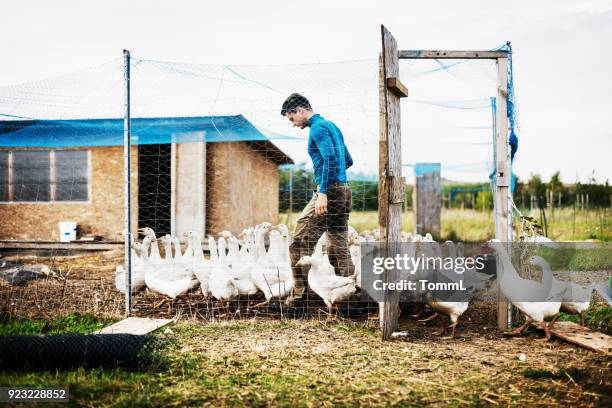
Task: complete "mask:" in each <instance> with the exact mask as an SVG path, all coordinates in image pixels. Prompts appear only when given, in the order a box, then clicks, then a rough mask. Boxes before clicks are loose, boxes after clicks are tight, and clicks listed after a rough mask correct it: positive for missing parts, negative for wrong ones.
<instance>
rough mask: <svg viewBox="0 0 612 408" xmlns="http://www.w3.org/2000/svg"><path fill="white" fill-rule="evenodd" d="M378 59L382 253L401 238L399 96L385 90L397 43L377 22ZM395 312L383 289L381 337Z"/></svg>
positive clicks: (393, 275) (395, 69)
mask: <svg viewBox="0 0 612 408" xmlns="http://www.w3.org/2000/svg"><path fill="white" fill-rule="evenodd" d="M381 35H382V49H383V52H382V58H381V60H382V61H381V62H382V64H381V70H380V88H379V89H380V90H381V95H380V102H381V105H380V152H379V159H380V161H379V171H380V173H379V174H380V183H379V193H380V195H379V200H378V201H379V221H381V223H380V230H381V233H382V236H383V240H384V241H386V243H387V247H386V253H387V254H389V255H391V254H395V253H397V250H398V247H397V246H398V245H399V242H400V241H401V228H402V213H401V211H402V208H401V205H402V204H401V202H398V201H399V199H400V197H401V198H402V199H403V194H399V193H398V189H400V188H401V187H399V186H400V185H401V183H402V181H401V176H402V150H401V132H400V128H401V126H400V98H399V96H398V95H396V94H394V93H393V92H391V91H390V90H389V88H388V87H387V86H386V85H387V79H389V78H398V77H399V60H398V52H397V42H396V41H395V38H393V36H392V35H391V33H390V32H389V31H388V30H387V29H386V28H385V27H384V26H382V25H381ZM398 279H399V271H398V270H395V269H394V270H388V271H386V272H385V273H384V274H383V282H395V281H397V280H398ZM398 312H399V292H397V291H387V292H386V293H385V299H384V302H382V304H381V305H380V325H381V331H382V337H383V339H384V340H387V339H390V338H391V335H392V334H393V332H394V331H396V329H397V319H398Z"/></svg>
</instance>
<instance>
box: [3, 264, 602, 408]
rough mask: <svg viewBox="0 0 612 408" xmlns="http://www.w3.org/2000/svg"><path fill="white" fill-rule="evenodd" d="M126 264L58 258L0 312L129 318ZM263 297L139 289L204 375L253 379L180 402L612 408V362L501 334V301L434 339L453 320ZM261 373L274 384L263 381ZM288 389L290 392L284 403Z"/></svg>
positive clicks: (9, 295)
mask: <svg viewBox="0 0 612 408" xmlns="http://www.w3.org/2000/svg"><path fill="white" fill-rule="evenodd" d="M120 259H121V258H120V257H112V256H110V257H109V256H105V255H104V254H97V255H93V256H87V257H75V258H53V259H49V260H47V261H46V262H45V263H47V264H48V265H49V266H50V267H51V268H52V270H53V271H54V273H53V274H52V276H50V277H48V278H45V279H38V280H36V281H30V282H28V283H26V284H25V285H23V286H11V285H8V284H7V283H6V282H4V281H0V313H2V315H3V316H5V317H6V316H8V317H9V318H46V317H47V318H48V317H54V316H55V317H56V316H58V315H62V314H66V313H75V312H76V313H91V314H94V315H100V316H110V317H115V318H120V317H121V316H122V313H123V307H124V305H123V303H124V299H123V296H122V295H121V294H119V293H118V292H117V291H116V289H115V288H114V266H115V265H116V264H118V263H120ZM35 261H36V263H40V262H41V260H40V259H36V260H35ZM32 263H34V262H32ZM92 265H95V266H93V267H92ZM256 300H258V299H245V300H243V301H242V302H241V303H237V304H235V305H233V306H232V307H231V308H230V310H229V312H228V311H226V310H224V309H221V308H219V305H217V304H215V303H213V302H204V301H203V299H202V296H201V294H200V293H199V292H198V291H194V292H192V293H189V294H188V296H186V297H185V298H183V299H181V300H179V301H176V302H174V303H172V304H171V303H169V302H167V301H165V300H164V297H163V296H161V295H158V294H155V293H152V292H142V293H140V294H138V295H136V296H135V298H134V309H135V314H136V315H143V316H177V315H179V316H180V318H181V319H180V320H179V323H178V324H177V325H176V326H175V327H174V328H173V329H172V330H173V331H174V335H176V336H178V339H179V345H180V350H179V351H178V353H179V354H181V355H185V356H187V355H188V356H191V357H192V358H193V359H194V361H196V363H194V364H196V367H197V369H198V370H203V371H204V372H208V373H209V374H210V373H214V375H216V376H220V377H219V378H224V377H223V376H227V375H231V376H232V378H243V377H244V378H251V377H249V376H254V377H253V378H255V379H254V380H253V381H247V383H246V384H245V385H244V389H241V388H240V387H239V388H238V389H234V388H232V387H226V388H223V387H221V385H218V384H217V385H214V387H213V388H211V389H208V388H202V387H204V385H202V384H208V383H206V381H208V380H206V381H205V380H204V379H200V380H198V382H195V383H193V384H192V382H193V381H191V380H190V381H189V384H192V386H193V389H191V388H190V389H186V390H184V392H185V394H182V396H183V397H185V398H186V399H184V400H180V401H181V402H180V403H187V402H188V403H193V402H195V401H198V402H202V401H208V402H211V401H215V402H216V403H218V402H219V401H221V402H223V401H225V402H228V403H230V405H240V404H239V402H240V401H243V402H245V401H246V400H248V401H251V402H257V404H258V405H284V403H289V402H291V401H292V398H298V396H300V395H302V396H303V395H311V396H312V398H319V399H312V400H308V399H307V400H304V403H305V405H312V404H316V405H319V402H321V401H322V405H325V404H327V403H329V404H338V403H339V404H345V405H355V404H360V405H389V404H391V405H392V404H394V403H397V404H399V405H406V404H410V405H412V404H416V405H423V404H434V405H446V404H450V405H474V404H475V405H503V406H506V405H518V406H540V405H569V406H612V386H611V380H612V375H611V372H610V370H611V368H612V367H611V364H612V357H610V356H609V355H608V356H606V355H603V354H601V353H595V352H591V351H588V350H585V349H582V348H580V347H577V346H574V345H571V344H568V343H566V342H563V341H561V340H557V339H553V340H551V341H549V342H543V341H541V340H542V338H543V335H542V333H540V332H537V331H531V332H529V333H527V334H526V335H524V336H521V337H507V336H504V335H503V334H502V333H500V332H499V331H498V330H497V329H496V328H495V321H496V316H495V309H496V305H495V304H485V303H480V302H478V303H475V304H474V305H472V306H471V307H470V309H469V310H468V312H466V314H465V315H464V316H462V318H461V320H460V324H459V327H458V333H457V337H456V338H455V339H444V338H441V337H440V336H439V335H438V334H437V333H438V332H439V329H440V327H442V325H447V324H448V318H446V317H438V318H436V319H434V320H432V321H431V322H427V323H421V322H418V321H417V320H416V319H413V318H409V317H407V316H406V315H405V314H404V315H403V316H402V318H401V320H400V330H403V331H406V332H407V333H408V335H407V336H405V337H402V338H399V339H395V340H393V341H390V342H382V341H381V340H380V334H379V332H378V330H377V324H378V322H377V321H376V320H371V319H368V318H367V317H368V315H370V316H373V315H375V312H376V307H375V305H371V304H370V305H359V304H355V307H353V309H352V310H350V312H351V313H350V314H351V315H352V318H346V312H347V310H346V309H345V310H343V316H344V317H342V318H340V320H337V321H335V322H332V323H327V322H326V321H325V319H326V317H327V316H326V315H324V314H321V313H318V312H317V310H318V306H317V304H316V303H313V306H312V307H313V309H312V310H313V312H312V313H311V314H310V315H309V317H307V318H300V319H291V318H287V317H288V316H287V315H286V314H284V315H282V314H281V311H280V310H279V309H274V308H270V309H266V310H264V311H257V312H255V311H252V310H247V309H246V304H248V303H252V302H254V301H256ZM270 316H273V318H270ZM521 356H524V358H522V357H521ZM228 361H230V362H231V361H234V362H235V364H236V365H235V366H232V365H231V364H230V365H229V366H228ZM215 362H217V363H215ZM219 362H223V363H219ZM198 372H199V371H198ZM262 373H263V374H265V375H267V376H268V377H266V378H268V379H269V381H271V382H272V383H271V384H272V385H270V384H268V385H266V386H265V387H264V385H262V384H260V383H258V381H259V380H257V378H259V376H260V375H263V374H262ZM211 375H212V374H211ZM245 376H246V377H245ZM294 377H295V378H294ZM198 378H199V377H198ZM277 378H278V379H287V378H289V379H291V378H293V380H291V381H289V382H286V381H284V380H283V381H280V380H278V381H277ZM232 381H233V380H232ZM240 381H242V380H240ZM245 381H246V380H245ZM224 384H225V383H224ZM209 386H211V387H212V385H210V384H209ZM215 387H216V388H215ZM261 387H264V388H263V389H262V388H261ZM266 387H267V388H266ZM287 387H289V388H287ZM291 387H293V388H291ZM243 391H245V392H247V394H244V395H243ZM253 393H255V394H253ZM309 393H310V394H309ZM254 395H259V397H257V396H254ZM279 395H284V397H283V398H287V399H286V400H278V398H280V397H279ZM109 398H110V397H109ZM168 398H170V397H168ZM181 398H182V397H181ZM202 398H203V399H202ZM244 398H246V400H244ZM253 398H254V399H253ZM308 398H311V397H308ZM283 401H284V403H283ZM174 402H176V401H174ZM382 402H384V403H383V404H381V403H382ZM180 403H179V405H180ZM213 405H214V404H213ZM298 405H301V404H298Z"/></svg>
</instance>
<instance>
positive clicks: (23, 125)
mask: <svg viewBox="0 0 612 408" xmlns="http://www.w3.org/2000/svg"><path fill="white" fill-rule="evenodd" d="M400 76H401V78H402V81H403V82H404V83H406V84H408V86H409V88H410V93H411V95H410V98H408V99H405V102H404V104H403V106H402V115H403V123H404V127H403V129H402V134H403V138H404V140H405V143H403V149H404V151H403V157H404V163H405V172H406V173H405V175H407V176H408V177H409V179H410V177H411V176H412V173H411V172H412V169H413V167H414V163H416V162H422V161H430V162H441V163H442V166H441V172H442V173H441V174H442V177H444V178H446V179H452V180H460V181H466V182H470V181H476V180H478V181H482V180H485V181H486V180H487V178H488V176H489V174H491V172H492V170H493V167H492V160H493V152H492V134H493V131H492V127H493V123H492V117H493V116H494V115H493V109H494V106H495V104H494V101H493V100H492V99H491V98H492V97H493V96H494V95H495V94H496V77H495V66H494V63H493V62H487V61H479V60H471V61H453V60H450V61H449V60H447V61H444V62H442V61H436V60H430V61H413V60H411V61H406V60H403V61H402V63H401V64H400ZM130 88H131V117H132V120H131V144H132V147H131V153H130V155H131V156H130V157H131V170H130V180H131V185H132V195H131V197H130V201H131V208H132V217H131V219H130V225H131V228H132V230H133V231H134V232H136V231H138V232H139V235H138V236H136V237H135V243H134V250H133V251H134V253H133V259H134V265H133V269H134V271H135V276H136V278H135V279H139V280H138V281H137V282H136V281H135V282H134V287H135V288H136V289H138V290H137V291H136V292H135V294H134V311H135V312H136V313H140V314H147V315H151V314H162V313H171V314H174V313H175V312H176V310H177V308H178V310H181V311H182V312H184V313H191V314H193V315H203V316H207V317H210V316H212V315H217V314H219V313H221V314H223V313H224V314H227V313H236V311H237V310H240V313H242V314H244V313H262V311H270V310H272V312H274V313H277V312H283V311H284V307H285V306H284V303H283V302H276V303H275V302H274V301H272V302H270V304H266V305H263V306H260V307H259V308H257V309H254V306H255V305H256V304H258V303H262V302H264V301H265V300H267V299H269V298H272V299H275V298H278V297H281V298H285V297H286V296H287V295H288V294H289V292H290V290H288V288H290V287H291V282H290V281H291V279H292V278H291V275H292V274H291V265H290V259H289V246H290V245H291V243H292V241H293V235H292V234H293V232H294V228H295V226H296V222H297V220H298V219H299V217H300V215H302V216H303V215H304V214H300V212H301V211H302V209H304V207H306V206H307V204H308V202H309V201H310V200H311V199H312V197H313V190H315V189H316V188H317V182H316V179H315V174H314V173H313V169H312V165H311V159H310V157H309V155H308V150H307V144H308V129H298V128H295V127H292V126H291V123H290V122H289V121H288V119H287V117H284V116H282V115H281V114H280V113H281V112H280V111H281V105H282V103H283V101H284V100H285V98H286V97H287V96H288V95H290V94H291V93H293V92H299V93H301V94H302V95H305V96H306V97H307V98H308V100H309V101H310V104H311V105H312V107H313V108H314V112H316V113H320V114H321V116H322V117H324V118H325V119H329V120H331V121H333V122H334V123H335V124H336V125H337V127H338V128H339V129H340V130H341V133H342V136H343V140H344V144H345V145H346V147H347V149H348V151H350V155H351V157H352V162H353V165H352V166H351V167H350V168H349V169H348V170H347V184H348V185H347V186H346V188H347V191H348V192H350V197H349V196H347V197H348V198H346V200H345V204H346V206H347V208H342V209H340V208H339V207H333V206H331V205H330V208H329V210H330V212H332V213H333V212H336V213H337V214H338V213H342V215H343V216H344V215H346V214H347V213H348V211H349V210H351V214H350V218H349V224H350V225H352V227H354V229H348V230H342V231H340V232H341V235H340V236H341V237H342V239H344V240H346V241H347V242H348V249H349V250H350V257H351V259H345V260H344V261H351V266H350V267H347V268H345V269H346V271H345V272H343V273H339V274H343V275H346V276H345V278H346V279H349V280H350V279H353V283H352V287H351V284H350V282H349V289H348V292H350V293H348V295H350V296H349V297H348V299H349V300H348V301H345V302H342V303H341V309H343V310H344V312H351V313H353V312H354V313H357V314H360V315H363V316H365V315H367V314H368V313H370V314H372V313H376V311H377V304H376V303H372V302H364V301H363V299H362V298H361V297H360V295H359V294H358V293H357V294H354V295H353V294H352V293H353V292H355V286H356V285H357V286H358V282H357V280H358V278H357V277H356V276H357V275H353V271H354V269H353V268H354V267H353V266H352V264H355V266H357V264H358V263H359V259H360V258H359V252H358V248H359V243H360V242H361V240H364V239H376V234H377V231H376V228H377V216H376V213H375V211H376V210H377V208H378V192H377V191H378V190H377V188H378V187H377V183H378V163H377V158H378V144H379V141H378V132H379V101H378V93H379V71H378V60H377V59H368V60H360V61H347V62H336V63H321V64H304V65H267V66H250V65H209V64H188V63H175V62H167V61H157V60H150V59H142V58H132V59H131V75H130ZM123 92H124V80H123V61H122V60H120V59H117V60H113V61H110V62H108V63H105V64H102V65H100V66H97V67H93V68H89V69H85V70H82V71H79V72H75V73H72V74H68V75H65V76H62V77H57V78H49V79H44V80H40V81H36V82H32V83H26V84H18V85H14V86H6V87H1V88H0V239H2V240H4V241H3V242H4V244H3V245H4V249H3V251H4V256H5V258H6V259H7V260H8V262H9V263H8V264H6V265H5V267H6V268H14V270H15V276H17V275H19V276H21V275H23V274H26V273H28V274H29V275H28V276H30V277H31V278H37V279H35V280H34V281H32V282H30V281H27V279H24V282H23V283H21V284H20V285H17V284H15V282H13V283H8V282H5V281H0V290H1V293H2V295H1V296H2V297H1V302H2V303H1V304H0V308H2V310H3V311H5V312H8V313H9V314H13V315H29V314H55V313H60V311H78V312H84V311H92V312H97V313H105V314H121V313H122V312H123V294H122V293H121V291H120V290H119V289H121V288H123V287H124V286H123V285H124V280H125V277H124V275H123V273H124V272H123V266H122V265H123V250H122V246H121V245H120V243H121V241H122V239H123V235H122V230H123V229H124V180H125V176H124V171H123V158H124V157H123V145H124V140H123V132H124V123H123V115H124V105H123ZM410 195H411V192H410V190H409V192H408V196H409V197H408V200H407V204H409V203H410V202H411V199H410ZM349 198H350V199H349ZM411 222H412V218H411V217H410V216H409V215H408V214H407V215H406V223H405V224H404V225H405V229H406V230H407V231H410V230H412V226H411V225H410V223H411ZM280 224H282V225H280ZM326 228H327V227H326ZM340 228H342V227H340ZM324 230H325V228H322V229H320V231H324ZM331 235H332V234H331V233H330V235H329V236H328V238H327V241H325V240H323V241H321V242H320V244H319V245H320V247H319V250H320V253H316V254H315V255H313V256H319V257H321V258H325V259H326V262H327V259H328V258H329V261H330V262H331V264H332V266H335V267H336V272H338V270H339V269H340V268H339V266H338V265H340V264H339V263H338V262H340V263H341V262H342V260H338V258H339V257H342V256H343V255H342V256H341V255H338V252H337V246H338V245H337V244H334V242H337V241H334V239H333V238H334V237H332V236H331ZM209 236H210V238H209ZM147 237H148V238H147ZM324 238H325V235H324ZM335 238H336V239H337V237H335ZM307 239H308V240H309V245H308V246H307V250H308V251H316V248H317V246H316V244H317V242H318V241H319V239H318V237H314V236H309V237H308V238H307ZM60 240H61V241H65V242H72V245H71V246H63V247H60V246H57V245H55V242H57V241H60ZM32 241H38V242H37V243H36V244H33V243H32ZM67 248H68V249H67ZM91 251H93V252H91ZM262 251H263V252H262ZM143 254H146V255H145V257H144V258H149V259H143ZM77 255H78V256H77ZM194 259H198V261H197V263H198V265H197V266H193V262H194ZM262 259H263V260H265V262H269V266H270V268H271V270H273V272H269V273H267V274H265V273H264V275H263V277H264V278H263V280H260V282H252V283H254V284H255V286H254V287H248V286H247V287H245V288H237V289H236V291H231V290H230V292H229V295H228V296H227V297H223V296H217V297H215V296H214V293H213V296H208V297H207V296H205V295H208V294H207V293H206V289H205V290H200V289H198V285H199V282H198V280H197V279H196V278H197V275H198V273H195V272H192V273H186V272H185V269H186V268H187V269H189V268H192V269H193V268H195V269H196V270H197V268H200V269H201V270H202V271H204V270H205V269H206V268H210V267H211V266H210V264H206V263H207V262H214V263H215V265H221V264H224V265H225V266H224V267H223V268H224V269H223V270H222V271H221V270H220V271H221V272H218V273H221V274H223V273H225V274H226V275H227V276H228V277H231V279H233V280H236V281H241V280H248V279H249V276H250V275H249V274H248V273H247V272H245V271H244V270H243V269H244V268H243V267H244V265H251V263H257V262H258V260H260V261H261V260H262ZM200 261H202V262H201V263H202V265H200ZM261 262H264V261H261ZM36 264H42V265H36ZM149 264H153V265H154V268H155V270H156V271H158V272H159V274H157V275H155V277H153V276H151V279H147V282H145V277H144V270H145V269H147V268H148V266H146V265H149ZM143 265H144V266H143ZM205 265H208V266H205ZM213 269H214V268H213ZM213 269H211V270H209V271H208V272H201V273H202V274H204V275H206V273H209V274H210V273H214V271H213ZM358 269H359V267H358V266H357V274H358ZM222 272H223V273H222ZM122 279H123V281H122ZM200 280H201V279H200ZM26 281H27V282H26ZM145 287H148V290H142V289H144V288H145ZM209 291H210V288H209ZM238 292H239V294H240V296H239V295H238ZM268 292H269V293H268ZM278 292H282V293H280V294H279V293H278ZM285 292H286V293H285ZM317 294H318V293H313V292H312V291H310V292H307V293H306V295H305V296H306V299H307V300H308V302H307V304H306V305H307V309H308V311H310V312H313V313H317V312H318V311H319V310H322V312H321V313H329V312H330V311H329V310H328V309H327V308H325V307H324V304H323V302H321V301H320V298H321V296H320V295H319V296H317ZM268 295H269V296H268ZM348 295H347V296H348ZM171 298H172V299H174V300H172V301H170V300H169V299H171ZM230 299H231V300H232V301H233V303H234V304H233V305H232V307H231V309H230V310H229V311H228V310H226V309H225V304H224V302H219V300H226V301H227V300H230ZM225 303H227V302H225ZM271 305H281V306H274V308H272V306H271Z"/></svg>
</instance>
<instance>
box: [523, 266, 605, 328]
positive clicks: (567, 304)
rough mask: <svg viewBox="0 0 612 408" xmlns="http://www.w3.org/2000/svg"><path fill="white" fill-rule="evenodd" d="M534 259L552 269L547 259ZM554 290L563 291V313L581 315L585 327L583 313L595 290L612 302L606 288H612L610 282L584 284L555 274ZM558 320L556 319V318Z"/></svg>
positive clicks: (582, 324) (589, 303)
mask: <svg viewBox="0 0 612 408" xmlns="http://www.w3.org/2000/svg"><path fill="white" fill-rule="evenodd" d="M532 260H535V261H536V262H537V264H538V265H545V266H544V267H547V268H548V269H550V266H548V263H547V262H546V260H545V259H543V258H541V257H539V256H534V257H533V258H532ZM552 287H553V289H552V290H553V292H555V293H558V292H562V293H563V294H562V295H561V309H560V310H561V311H562V312H563V313H567V314H572V315H578V316H579V317H580V326H582V327H584V315H583V313H584V312H585V311H586V310H587V309H588V308H589V306H590V305H591V297H592V295H593V290H596V291H597V292H598V293H599V294H600V295H601V296H602V297H603V298H604V299H605V300H606V301H607V302H608V304H610V303H612V302H610V300H609V296H607V295H606V288H608V290H609V288H610V285H609V284H608V282H599V283H592V284H590V285H588V286H582V285H579V284H577V283H575V282H572V281H563V280H559V279H557V278H556V277H555V276H553V278H552ZM555 320H556V319H555Z"/></svg>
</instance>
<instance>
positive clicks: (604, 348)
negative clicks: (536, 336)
mask: <svg viewBox="0 0 612 408" xmlns="http://www.w3.org/2000/svg"><path fill="white" fill-rule="evenodd" d="M532 326H533V327H535V328H537V329H539V330H542V329H541V328H540V327H539V326H538V325H537V324H532ZM550 331H551V333H552V335H553V336H556V337H558V338H560V339H563V340H565V341H569V342H570V343H574V344H577V345H579V346H580V347H584V348H586V349H589V350H593V351H597V352H599V353H604V354H607V355H612V337H610V336H608V335H606V334H603V333H600V332H598V331H594V330H591V329H589V328H588V327H581V326H579V325H577V324H576V323H574V322H556V323H555V324H554V326H553V328H552V329H550Z"/></svg>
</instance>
